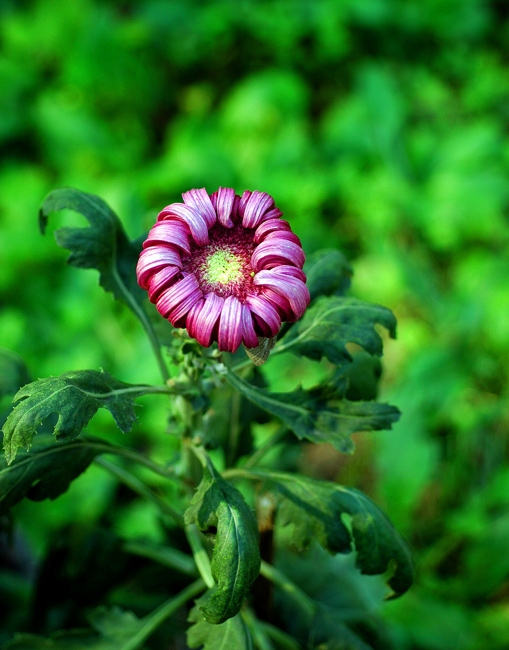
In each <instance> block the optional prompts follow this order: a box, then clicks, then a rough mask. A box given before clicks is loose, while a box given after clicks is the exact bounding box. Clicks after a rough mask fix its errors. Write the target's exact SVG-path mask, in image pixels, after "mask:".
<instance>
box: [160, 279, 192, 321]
mask: <svg viewBox="0 0 509 650" xmlns="http://www.w3.org/2000/svg"><path fill="white" fill-rule="evenodd" d="M198 288H199V284H198V280H197V279H196V278H195V277H194V275H186V277H185V278H183V279H182V280H179V281H178V282H175V284H173V285H172V286H171V287H170V288H169V289H166V291H163V293H162V294H161V295H160V296H159V299H158V300H157V302H156V308H157V311H158V312H159V313H160V314H161V316H164V317H165V318H166V317H167V315H168V314H169V313H170V312H171V311H172V310H173V309H175V307H176V306H177V305H179V304H180V303H181V302H182V301H183V300H185V299H186V298H187V297H189V295H191V294H192V293H194V292H195V291H196V289H198Z"/></svg>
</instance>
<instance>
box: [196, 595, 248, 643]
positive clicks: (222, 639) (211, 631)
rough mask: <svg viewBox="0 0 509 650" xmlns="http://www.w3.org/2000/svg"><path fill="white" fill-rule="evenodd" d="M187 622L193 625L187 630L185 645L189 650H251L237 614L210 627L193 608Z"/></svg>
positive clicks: (197, 608)
mask: <svg viewBox="0 0 509 650" xmlns="http://www.w3.org/2000/svg"><path fill="white" fill-rule="evenodd" d="M200 600H201V599H200ZM197 602H198V603H199V602H200V601H197ZM188 620H189V621H190V622H191V623H193V625H191V627H190V628H189V629H188V630H187V645H188V646H189V647H190V648H193V649H194V648H201V649H202V650H226V648H232V650H233V649H235V650H252V648H253V644H252V641H251V635H250V633H249V630H248V628H247V626H246V624H245V623H244V621H243V620H242V618H241V617H240V615H239V614H236V615H235V616H232V617H231V618H229V619H228V620H227V621H225V622H224V623H221V624H219V625H212V624H211V623H208V622H207V621H206V620H205V619H204V618H203V615H202V613H201V611H200V608H199V607H198V606H195V607H193V609H192V610H191V612H190V614H189V618H188Z"/></svg>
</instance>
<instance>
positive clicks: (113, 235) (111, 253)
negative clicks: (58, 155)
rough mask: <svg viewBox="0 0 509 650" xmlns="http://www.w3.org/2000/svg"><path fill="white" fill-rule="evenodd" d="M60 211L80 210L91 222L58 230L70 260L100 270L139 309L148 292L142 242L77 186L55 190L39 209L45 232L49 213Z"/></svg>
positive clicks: (103, 282) (107, 285)
mask: <svg viewBox="0 0 509 650" xmlns="http://www.w3.org/2000/svg"><path fill="white" fill-rule="evenodd" d="M58 210H74V211H75V212H79V213H80V214H82V215H83V216H84V217H85V218H86V219H87V220H88V221H89V223H90V227H88V228H60V229H59V230H57V231H55V239H56V241H57V244H58V245H59V246H62V248H67V249H69V250H70V251H71V254H70V255H69V258H68V260H67V261H68V263H69V264H71V265H72V266H76V267H78V268H82V269H97V270H98V271H99V283H100V284H101V286H102V287H103V288H104V289H105V290H106V291H111V292H112V293H113V295H114V296H115V298H117V299H119V300H123V301H124V302H125V303H126V304H127V305H128V307H130V308H131V309H134V310H135V311H136V308H137V305H136V303H141V301H142V299H143V298H144V295H145V292H144V291H143V290H142V289H141V288H140V287H139V286H138V284H137V282H136V264H137V262H138V257H139V254H140V252H141V244H138V243H137V242H131V241H130V240H129V239H128V238H127V235H126V233H125V231H124V229H123V227H122V224H121V222H120V220H119V218H118V217H117V215H116V214H115V213H114V212H113V210H112V209H111V208H110V207H109V206H108V205H107V204H106V203H105V202H104V201H103V200H102V199H100V198H99V197H98V196H94V195H93V194H87V193H86V192H81V191H80V190H76V189H73V188H63V189H59V190H54V191H53V192H50V193H49V194H48V196H47V197H46V198H45V199H44V201H43V203H42V206H41V209H40V212H39V225H40V227H41V231H42V233H43V234H44V232H45V230H46V226H47V223H48V216H49V215H50V214H51V213H52V212H57V211H58Z"/></svg>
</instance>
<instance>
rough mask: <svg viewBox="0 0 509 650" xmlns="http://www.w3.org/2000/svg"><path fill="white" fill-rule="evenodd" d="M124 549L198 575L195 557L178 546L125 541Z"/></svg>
mask: <svg viewBox="0 0 509 650" xmlns="http://www.w3.org/2000/svg"><path fill="white" fill-rule="evenodd" d="M122 549H123V550H124V551H125V552H126V553H131V554H132V555H138V556H139V557H145V558H147V559H149V560H153V561H154V562H157V563H158V564H162V565H163V566H166V567H168V568H170V569H175V570H176V571H180V572H181V573H184V574H185V575H188V576H191V577H195V576H196V575H197V571H196V564H195V562H194V561H193V559H192V558H191V557H189V555H187V553H182V551H178V550H177V549H176V548H170V547H168V546H164V547H157V546H151V545H150V544H144V543H143V542H125V544H124V545H123V546H122Z"/></svg>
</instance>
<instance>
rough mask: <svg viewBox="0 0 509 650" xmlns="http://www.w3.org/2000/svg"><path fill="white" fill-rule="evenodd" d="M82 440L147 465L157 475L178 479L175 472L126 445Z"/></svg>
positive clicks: (110, 452) (100, 449)
mask: <svg viewBox="0 0 509 650" xmlns="http://www.w3.org/2000/svg"><path fill="white" fill-rule="evenodd" d="M83 442H85V443H86V446H87V447H89V448H90V449H98V450H99V451H100V452H101V453H103V454H114V455H115V456H120V457H122V458H126V459H127V460H132V461H134V462H135V463H138V465H143V466H144V467H147V468H148V469H150V470H151V471H152V472H154V473H155V474H158V475H159V476H163V477H164V478H171V479H173V480H174V481H176V480H178V477H177V476H175V474H173V472H172V471H171V470H169V469H166V467H164V466H163V465H160V464H159V463H155V462H154V461H153V460H151V459H150V458H147V456H144V455H143V454H140V453H139V452H137V451H134V449H129V448H128V447H120V446H117V445H112V444H106V443H103V442H100V441H97V442H96V441H95V440H94V439H91V438H84V439H83Z"/></svg>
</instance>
